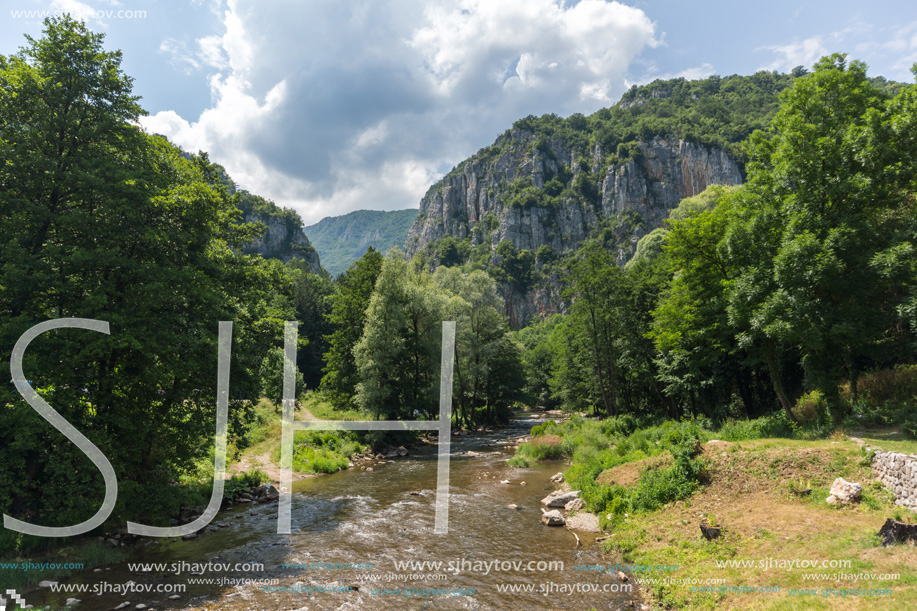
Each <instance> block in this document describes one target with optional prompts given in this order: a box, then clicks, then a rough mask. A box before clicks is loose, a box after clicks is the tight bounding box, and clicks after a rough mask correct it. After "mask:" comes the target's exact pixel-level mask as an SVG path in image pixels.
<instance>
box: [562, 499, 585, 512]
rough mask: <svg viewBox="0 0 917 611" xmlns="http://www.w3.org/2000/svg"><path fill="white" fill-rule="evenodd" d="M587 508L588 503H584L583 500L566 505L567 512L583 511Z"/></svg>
mask: <svg viewBox="0 0 917 611" xmlns="http://www.w3.org/2000/svg"><path fill="white" fill-rule="evenodd" d="M585 508H586V503H585V502H583V499H580V498H576V499H573V500H572V501H570V502H569V503H567V504H566V505H564V510H565V511H582V510H583V509H585Z"/></svg>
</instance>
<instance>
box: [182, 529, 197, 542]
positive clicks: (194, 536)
mask: <svg viewBox="0 0 917 611" xmlns="http://www.w3.org/2000/svg"><path fill="white" fill-rule="evenodd" d="M181 538H182V541H190V540H192V539H197V531H195V532H193V533H188V534H187V535H182V537H181Z"/></svg>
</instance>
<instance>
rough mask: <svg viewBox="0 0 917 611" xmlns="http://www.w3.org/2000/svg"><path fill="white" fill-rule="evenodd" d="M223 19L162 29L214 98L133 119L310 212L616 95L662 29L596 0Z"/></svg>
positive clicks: (399, 189) (258, 6) (326, 210)
mask: <svg viewBox="0 0 917 611" xmlns="http://www.w3.org/2000/svg"><path fill="white" fill-rule="evenodd" d="M222 22H223V27H224V31H223V32H222V33H221V34H219V35H211V36H207V37H204V38H201V39H199V40H197V41H196V42H195V44H194V45H193V46H192V45H190V44H186V45H184V46H182V45H181V44H180V43H177V42H175V41H171V42H169V41H167V43H164V51H165V52H167V53H169V54H170V55H171V56H172V58H173V61H174V62H176V63H177V65H180V66H183V67H184V68H183V69H190V68H193V69H195V70H200V71H202V72H206V71H210V72H211V73H212V74H211V76H210V77H209V79H210V80H209V83H210V88H211V95H212V99H213V102H212V105H211V107H210V108H209V109H207V110H205V111H204V112H203V113H202V114H201V115H200V116H199V117H197V118H196V119H195V118H192V117H181V116H179V115H178V114H177V113H175V112H172V111H166V112H159V113H157V114H155V115H153V116H149V117H144V118H143V119H142V124H143V125H144V127H146V128H147V129H148V130H149V131H151V132H157V133H162V134H165V135H166V136H168V137H169V138H170V139H171V140H172V141H173V142H175V143H176V144H178V145H180V146H182V147H183V148H186V149H188V150H191V151H197V150H199V149H200V150H206V151H208V152H210V154H211V158H212V159H213V160H215V161H217V162H219V163H221V164H223V165H224V166H225V167H226V169H227V171H228V172H229V173H230V175H231V176H232V177H233V178H234V179H235V180H236V181H237V182H238V183H240V185H241V186H242V187H244V188H247V189H249V190H250V191H252V192H254V193H258V194H260V195H263V196H265V197H269V198H271V199H273V200H275V201H277V202H278V203H279V204H281V205H285V206H291V207H293V208H295V209H296V210H297V211H298V212H300V214H301V215H302V216H303V218H304V220H305V221H306V222H307V223H309V222H314V221H317V220H319V219H320V218H322V217H324V216H327V215H330V214H343V213H345V212H348V211H350V210H354V209H358V208H375V209H393V208H405V207H409V206H416V205H417V203H418V201H419V199H420V197H421V196H422V195H423V193H424V192H425V191H426V190H427V188H428V187H429V186H430V184H431V183H432V182H433V181H435V179H436V178H437V177H438V176H439V175H441V173H442V172H443V171H444V170H447V169H448V168H449V167H451V166H452V165H454V164H455V163H457V162H459V161H460V160H461V159H463V158H465V157H467V156H468V155H470V154H471V153H473V152H474V151H476V150H477V149H478V148H480V147H481V146H485V145H487V144H490V143H491V142H492V141H493V140H494V138H495V137H496V136H497V135H499V134H500V133H501V132H502V131H503V130H504V129H506V128H507V127H509V126H510V125H511V124H512V122H513V121H514V120H516V119H518V118H520V117H523V116H525V115H528V114H542V113H545V112H556V113H558V114H561V115H568V114H571V113H573V112H584V113H588V112H592V111H595V110H597V109H598V108H600V107H602V106H606V105H608V104H610V103H611V102H612V101H613V100H614V99H616V98H617V97H618V96H619V95H620V94H621V93H622V92H623V91H624V90H625V88H626V86H627V83H626V81H625V75H626V73H627V70H628V68H629V66H630V65H631V64H632V62H633V60H634V58H635V57H636V56H637V55H638V54H639V53H640V52H641V51H642V50H644V49H646V48H649V47H654V46H657V45H658V41H657V39H656V32H655V26H654V24H653V23H652V22H651V21H650V19H649V18H648V17H647V16H646V15H645V14H644V13H643V12H642V11H640V10H638V9H635V8H630V7H627V6H624V5H622V4H619V3H617V2H605V1H603V0H582V1H581V2H579V3H577V4H574V5H570V4H567V3H566V2H564V1H562V0H501V1H500V2H488V1H486V0H437V1H435V2H433V3H430V2H426V3H424V2H420V0H388V1H387V2H378V1H376V0H353V1H352V2H348V3H340V2H336V1H333V0H316V1H315V2H310V3H308V4H303V5H299V4H293V3H285V5H283V6H275V5H273V4H270V3H258V2H257V1H256V0H230V1H229V2H228V4H227V5H226V6H225V7H224V8H223V13H222ZM192 49H194V51H192Z"/></svg>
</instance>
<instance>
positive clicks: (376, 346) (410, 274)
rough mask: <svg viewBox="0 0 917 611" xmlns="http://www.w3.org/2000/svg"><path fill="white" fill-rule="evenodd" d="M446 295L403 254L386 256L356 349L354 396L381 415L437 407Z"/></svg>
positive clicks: (421, 413) (419, 413) (424, 414)
mask: <svg viewBox="0 0 917 611" xmlns="http://www.w3.org/2000/svg"><path fill="white" fill-rule="evenodd" d="M446 299H447V298H446V296H445V295H444V294H443V293H442V292H441V291H439V290H438V289H437V287H436V286H435V285H434V283H433V280H432V277H431V276H430V275H429V274H428V273H426V272H424V271H421V270H418V269H417V268H412V266H411V264H410V263H408V262H407V261H405V260H404V259H402V258H401V257H389V258H386V259H385V261H384V262H383V264H382V270H381V272H380V273H379V279H378V281H377V283H376V289H375V291H374V292H373V294H372V297H371V299H370V301H369V307H368V308H367V310H366V324H365V326H364V328H363V335H362V337H361V338H360V341H359V342H358V343H357V345H356V346H355V347H354V349H353V355H354V358H355V362H356V365H357V367H358V371H359V376H360V377H359V379H360V381H359V383H358V384H357V394H356V401H357V403H358V405H359V406H360V408H361V409H363V410H364V411H366V412H367V413H369V414H372V415H374V416H376V417H377V418H380V419H383V420H410V419H416V418H432V417H434V415H435V414H437V413H438V412H439V401H438V397H439V371H440V347H441V346H440V344H441V338H442V321H443V312H444V310H445V305H446Z"/></svg>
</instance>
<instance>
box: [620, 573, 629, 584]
mask: <svg viewBox="0 0 917 611" xmlns="http://www.w3.org/2000/svg"><path fill="white" fill-rule="evenodd" d="M618 579H620V580H621V581H623V582H625V583H627V582H628V581H629V580H628V578H627V575H626V574H624V572H623V571H618Z"/></svg>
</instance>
